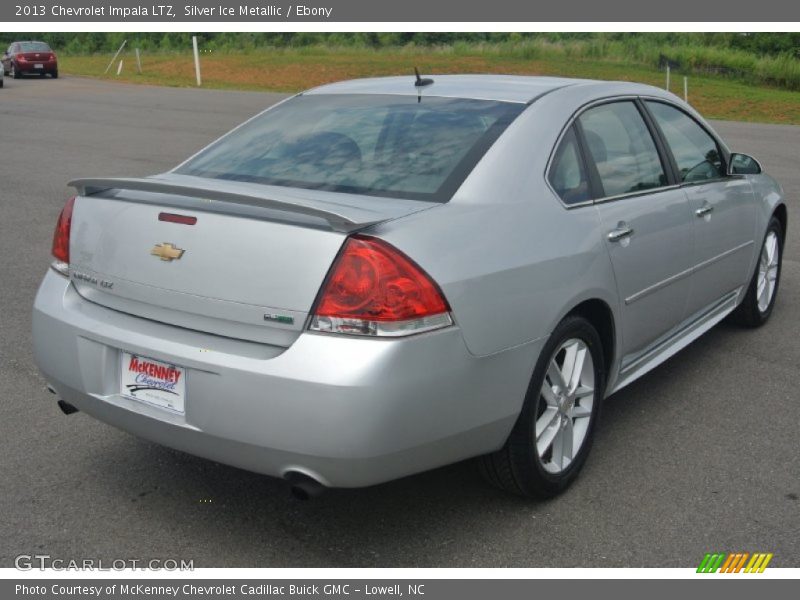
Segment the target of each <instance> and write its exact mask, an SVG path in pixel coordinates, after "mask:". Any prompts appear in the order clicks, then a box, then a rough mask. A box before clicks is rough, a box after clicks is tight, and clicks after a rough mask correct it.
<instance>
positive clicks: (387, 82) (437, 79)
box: [305, 74, 652, 103]
mask: <svg viewBox="0 0 800 600" xmlns="http://www.w3.org/2000/svg"><path fill="white" fill-rule="evenodd" d="M423 77H426V78H431V79H433V83H432V84H430V85H426V86H424V87H421V88H417V87H416V86H415V85H414V81H415V77H414V75H413V74H411V75H408V76H404V77H376V78H371V79H352V80H350V81H340V82H337V83H331V84H328V85H322V86H320V87H317V88H314V89H312V90H309V91H307V92H305V93H306V94H397V95H408V96H416V95H417V94H418V93H421V94H422V95H423V96H441V97H451V98H470V99H476V100H478V99H480V100H495V101H500V102H518V103H528V102H531V101H533V100H535V99H536V98H538V97H540V96H542V95H544V94H548V93H550V92H552V91H555V90H558V89H562V88H566V87H574V86H582V87H583V86H592V87H597V88H598V91H600V90H599V88H603V89H604V91H610V90H611V89H613V88H617V87H618V88H620V91H623V90H624V92H625V93H633V92H634V90H635V89H637V88H639V89H641V91H643V92H644V91H646V90H652V88H651V87H650V86H645V85H641V84H631V83H628V82H609V81H598V80H593V79H572V78H568V77H539V76H535V77H533V76H524V75H427V74H425V75H423Z"/></svg>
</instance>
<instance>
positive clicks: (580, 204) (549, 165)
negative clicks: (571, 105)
mask: <svg viewBox="0 0 800 600" xmlns="http://www.w3.org/2000/svg"><path fill="white" fill-rule="evenodd" d="M626 100H627V101H631V102H635V101H636V100H642V101H643V102H644V101H647V100H651V101H655V102H661V103H662V104H666V105H667V106H671V107H672V108H675V109H676V110H679V111H681V112H682V113H684V114H685V115H686V116H687V117H689V118H690V119H692V120H693V121H694V122H695V123H697V125H698V126H699V127H700V128H702V129H703V131H705V132H706V133H707V134H708V135H709V136H711V138H712V139H713V140H714V141H715V142H716V143H717V146H719V148H720V150H722V151H723V153H727V155H725V154H723V156H724V158H725V162H726V166H727V162H728V160H729V159H728V156H729V155H730V151H729V150H728V147H727V146H726V145H725V144H724V143H723V142H722V140H721V139H720V138H719V137H717V135H716V134H715V133H714V132H712V131H709V129H708V128H707V127H706V126H705V125H703V124H702V123H700V122H698V121H697V119H696V118H694V117H693V116H692V115H690V114H689V113H687V112H686V110H685V109H683V108H681V107H680V106H678V105H677V104H675V103H674V102H672V101H670V100H669V99H667V98H662V97H660V96H651V95H647V94H623V95H620V96H604V97H602V98H595V99H594V100H590V101H589V102H587V103H585V104H582V105H581V106H580V107H578V108H577V110H575V112H574V113H572V116H571V117H570V118H569V120H568V121H567V123H566V124H565V125H564V127H563V128H562V129H561V133H559V134H558V138H557V139H556V141H555V143H554V144H553V147H552V148H551V150H550V156H549V158H548V159H547V165H546V166H545V170H544V182H545V185H546V186H547V187H548V189H549V190H550V191H551V192H552V193H553V195H554V196H555V197H556V199H557V200H558V202H559V203H560V204H561V206H562V207H563V208H565V209H566V210H572V209H574V208H584V207H586V206H593V205H595V204H605V203H606V202H615V201H617V200H625V199H627V198H635V197H639V196H647V195H650V194H658V193H660V192H666V191H669V190H677V189H681V188H684V187H694V186H698V185H706V184H709V183H720V182H723V181H726V180H728V179H731V178H733V177H744V175H723V176H721V177H716V178H714V179H706V180H705V181H687V182H681V183H673V184H670V185H663V186H660V187H657V188H650V189H648V190H638V191H636V192H629V193H627V194H617V195H614V196H604V197H602V198H594V199H592V200H585V201H584V202H576V203H574V204H567V203H566V202H564V200H563V199H562V198H561V196H560V195H559V194H558V192H556V190H555V189H554V188H553V186H552V185H550V169H551V168H552V166H553V159H554V158H555V153H556V151H557V150H558V147H559V146H560V145H561V140H562V139H563V138H564V136H565V135H566V133H567V131H569V129H570V127H572V124H573V123H574V122H575V121H576V120H577V119H578V118H579V117H580V116H581V115H582V114H583V113H585V112H586V111H587V110H590V109H592V108H594V107H595V106H600V105H602V104H609V103H611V102H619V101H623V102H624V101H626ZM651 135H652V134H651ZM668 149H669V147H668ZM670 151H671V149H670ZM751 158H752V157H751Z"/></svg>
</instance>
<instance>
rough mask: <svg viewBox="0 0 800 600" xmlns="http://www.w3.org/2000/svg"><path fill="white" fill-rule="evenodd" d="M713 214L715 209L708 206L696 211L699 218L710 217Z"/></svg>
mask: <svg viewBox="0 0 800 600" xmlns="http://www.w3.org/2000/svg"><path fill="white" fill-rule="evenodd" d="M712 212H714V207H713V206H711V205H709V204H707V205H706V206H704V207H703V208H698V209H697V210H696V211H694V214H696V215H697V216H698V217H705V216H706V215H710V214H711V213H712Z"/></svg>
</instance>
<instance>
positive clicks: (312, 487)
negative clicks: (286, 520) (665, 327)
mask: <svg viewBox="0 0 800 600" xmlns="http://www.w3.org/2000/svg"><path fill="white" fill-rule="evenodd" d="M283 478H284V479H285V480H286V481H288V482H289V492H290V493H291V495H292V496H293V497H294V498H295V499H297V500H311V498H316V497H318V496H320V495H321V494H322V493H324V492H325V490H327V489H328V488H327V487H325V486H324V485H323V484H321V483H320V482H319V481H317V480H316V479H314V478H313V477H311V476H309V475H306V474H305V473H300V472H299V471H289V472H287V473H286V474H285V475H284V476H283Z"/></svg>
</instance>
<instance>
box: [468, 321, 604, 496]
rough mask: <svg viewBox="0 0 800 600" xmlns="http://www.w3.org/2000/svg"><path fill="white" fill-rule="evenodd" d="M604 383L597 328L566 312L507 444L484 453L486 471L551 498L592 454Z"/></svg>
mask: <svg viewBox="0 0 800 600" xmlns="http://www.w3.org/2000/svg"><path fill="white" fill-rule="evenodd" d="M604 386H605V369H604V365H603V352H602V346H601V342H600V336H599V335H598V333H597V330H596V329H595V328H594V327H593V326H592V324H591V323H589V321H587V320H586V319H584V318H582V317H577V316H576V317H567V318H566V319H565V320H564V321H562V322H561V323H560V324H559V325H558V327H556V329H555V331H553V333H552V335H551V336H550V338H549V340H548V342H547V344H545V347H544V348H543V350H542V353H541V355H540V356H539V360H538V362H537V364H536V368H535V370H534V373H533V377H532V378H531V383H530V385H529V387H528V392H527V395H526V398H525V403H524V405H523V408H522V412H521V413H520V416H519V419H518V420H517V423H516V425H515V426H514V429H513V430H512V432H511V435H510V436H509V438H508V440H507V441H506V444H505V446H503V448H502V449H500V450H499V451H497V452H495V453H493V454H489V455H487V456H483V457H481V458H480V469H481V472H482V473H483V475H484V477H486V479H487V480H488V481H489V482H490V483H492V484H493V485H495V486H497V487H499V488H501V489H503V490H506V491H508V492H511V493H514V494H518V495H521V496H527V497H531V498H549V497H552V496H555V495H556V494H558V493H560V492H562V491H563V490H564V489H566V488H567V487H568V486H569V485H570V484H571V483H572V481H573V480H574V479H575V477H577V475H578V472H579V471H580V469H581V467H582V466H583V463H584V462H585V461H586V457H587V456H588V454H589V449H590V448H591V445H592V439H593V437H594V430H595V425H596V422H597V417H598V414H599V410H600V403H601V401H602V398H603V390H604Z"/></svg>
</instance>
